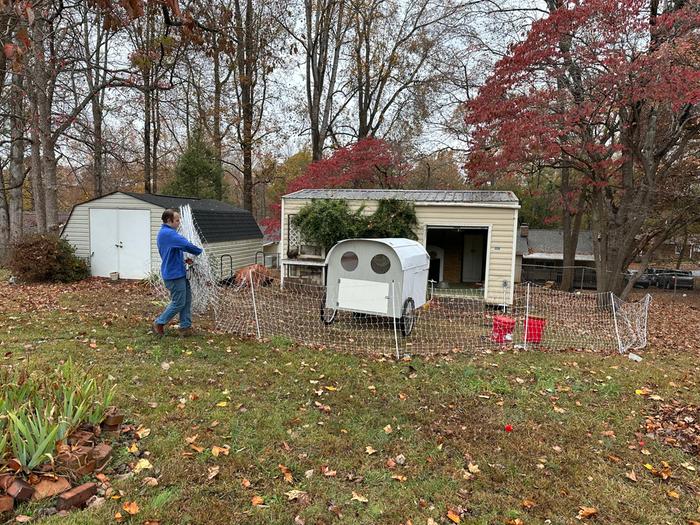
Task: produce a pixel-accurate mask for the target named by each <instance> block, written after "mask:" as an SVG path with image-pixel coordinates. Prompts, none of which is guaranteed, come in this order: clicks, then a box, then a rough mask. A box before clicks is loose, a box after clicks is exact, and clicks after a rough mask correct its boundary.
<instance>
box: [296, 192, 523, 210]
mask: <svg viewBox="0 0 700 525" xmlns="http://www.w3.org/2000/svg"><path fill="white" fill-rule="evenodd" d="M284 198H285V199H345V200H381V199H397V200H402V201H413V202H421V203H423V202H425V203H440V204H455V205H460V204H464V205H469V204H472V205H473V204H494V205H501V206H504V205H508V207H514V206H518V203H519V201H518V198H517V197H516V196H515V194H514V193H513V192H512V191H487V190H462V191H456V190H378V189H373V190H353V189H306V190H299V191H295V192H294V193H289V194H287V195H285V196H284Z"/></svg>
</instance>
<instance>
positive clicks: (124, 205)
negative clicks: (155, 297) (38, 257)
mask: <svg viewBox="0 0 700 525" xmlns="http://www.w3.org/2000/svg"><path fill="white" fill-rule="evenodd" d="M91 208H92V209H121V210H149V211H150V213H151V270H152V271H156V272H157V271H160V255H159V254H158V247H157V245H156V236H157V235H158V230H160V225H161V224H162V220H161V215H162V214H163V208H161V207H159V206H156V205H155V204H150V203H148V202H144V201H142V200H139V199H135V198H134V197H130V196H129V195H125V194H123V193H114V194H112V195H107V196H105V197H102V198H101V199H96V200H94V201H90V202H86V203H84V204H78V205H77V206H75V208H73V213H72V214H71V216H70V219H69V220H68V223H67V224H66V226H65V228H64V229H63V232H62V233H61V237H63V238H64V239H66V240H67V241H68V242H69V243H71V244H72V245H73V246H74V247H75V253H76V255H77V256H78V257H83V258H85V259H88V260H89V259H90V209H91Z"/></svg>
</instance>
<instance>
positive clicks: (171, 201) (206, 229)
mask: <svg viewBox="0 0 700 525" xmlns="http://www.w3.org/2000/svg"><path fill="white" fill-rule="evenodd" d="M115 193H123V194H124V195H128V196H129V197H133V198H134V199H138V200H141V201H144V202H148V203H149V204H154V205H155V206H158V207H160V208H163V209H166V208H179V207H180V206H184V205H186V204H189V205H190V208H191V209H192V215H193V217H194V220H195V222H196V223H197V228H198V229H199V231H200V232H201V234H202V236H203V237H204V239H203V240H206V242H224V241H244V240H247V239H261V238H262V236H263V234H262V232H261V231H260V227H259V226H258V223H257V222H255V217H253V214H252V213H250V212H249V211H248V210H244V209H242V208H237V207H236V206H233V205H231V204H228V203H226V202H221V201H217V200H214V199H197V198H190V197H175V196H172V195H157V194H150V193H134V192H131V191H115V192H112V193H108V194H107V195H103V196H102V197H97V198H94V199H90V200H88V201H85V202H81V203H79V204H76V206H79V205H82V204H87V203H89V202H93V201H96V200H98V199H103V198H105V197H107V196H109V195H113V194H115ZM74 208H75V207H74ZM71 213H73V212H72V211H71ZM68 220H70V218H69V219H68ZM66 222H68V221H66Z"/></svg>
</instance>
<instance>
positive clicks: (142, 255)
mask: <svg viewBox="0 0 700 525" xmlns="http://www.w3.org/2000/svg"><path fill="white" fill-rule="evenodd" d="M186 204H189V205H190V208H191V209H192V215H193V217H194V221H195V223H196V225H197V227H198V228H199V231H200V232H201V235H202V237H203V239H202V241H203V242H206V246H205V248H206V251H207V253H208V255H209V257H210V259H211V261H212V264H213V267H214V268H215V270H216V272H217V274H218V276H219V278H220V279H225V278H227V277H230V276H232V274H233V272H235V271H236V270H237V269H238V268H241V267H243V266H246V265H249V264H253V263H254V262H255V259H256V255H257V253H258V252H262V239H263V234H262V232H261V231H260V228H259V227H258V225H257V223H256V222H255V218H254V217H253V215H252V214H251V213H250V212H248V211H246V210H243V209H240V208H236V207H235V206H232V205H230V204H227V203H225V202H220V201H216V200H212V199H191V198H184V197H172V196H168V195H152V194H142V193H132V192H127V191H116V192H114V193H110V194H108V195H104V196H102V197H98V198H96V199H93V200H90V201H87V202H83V203H80V204H77V205H75V206H74V207H73V210H72V211H71V214H70V216H69V217H68V220H67V222H66V225H65V226H64V228H63V231H62V232H61V237H62V238H63V239H66V240H67V241H68V242H69V243H71V244H72V245H73V246H74V247H75V251H76V255H77V256H78V257H82V258H84V259H86V260H88V261H89V262H90V271H91V273H92V275H94V276H99V277H108V276H109V275H110V274H111V273H113V272H117V273H118V274H119V277H120V278H122V279H143V278H145V277H148V275H149V274H151V273H159V272H160V263H161V260H160V255H159V254H158V246H157V245H156V236H157V235H158V231H159V230H160V227H161V225H162V220H161V215H162V214H163V211H164V210H166V209H167V208H179V207H180V206H184V205H186Z"/></svg>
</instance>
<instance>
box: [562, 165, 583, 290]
mask: <svg viewBox="0 0 700 525" xmlns="http://www.w3.org/2000/svg"><path fill="white" fill-rule="evenodd" d="M571 186H572V185H571V168H569V167H565V168H562V170H561V183H560V193H561V198H562V243H563V246H562V249H563V254H564V261H563V266H564V267H563V269H562V277H561V289H562V290H564V291H567V292H570V291H572V290H573V287H574V275H575V273H576V268H575V266H576V249H577V247H578V236H579V233H580V231H581V222H582V220H583V206H584V202H585V197H584V195H583V193H581V194H580V195H579V198H578V199H577V202H576V203H573V204H572V203H570V202H569V199H570V194H571V189H572V188H571Z"/></svg>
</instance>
